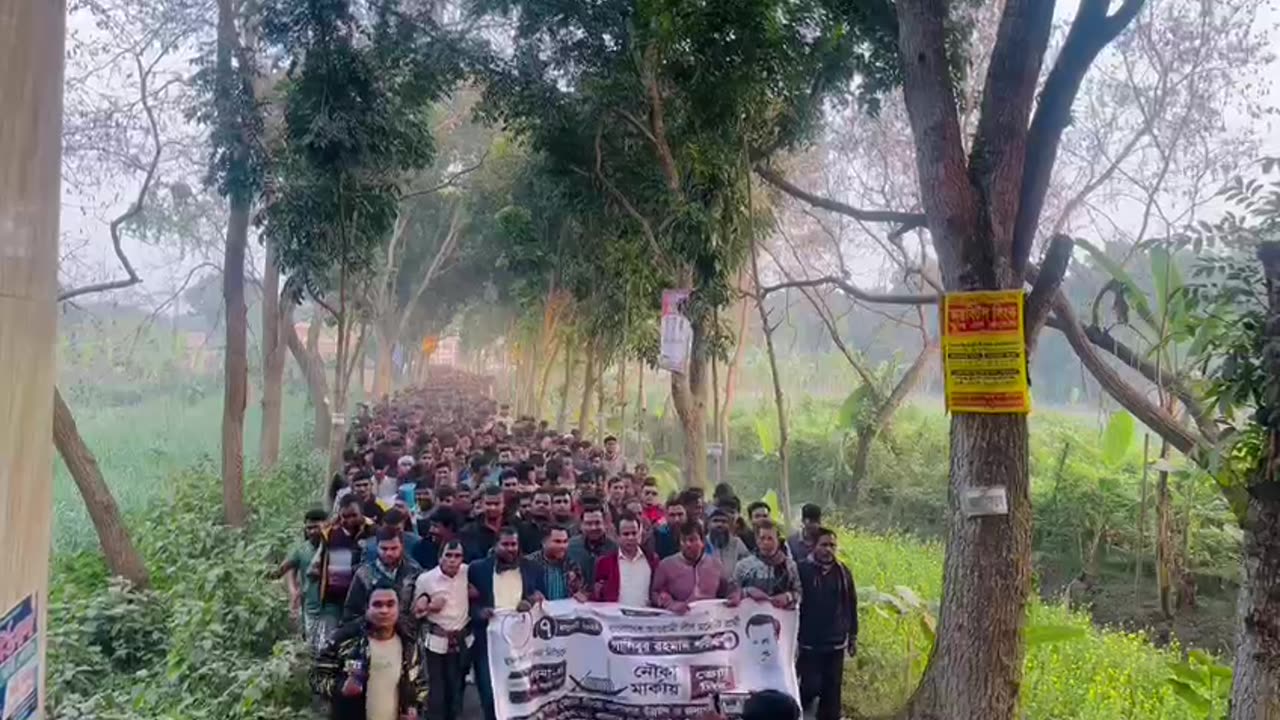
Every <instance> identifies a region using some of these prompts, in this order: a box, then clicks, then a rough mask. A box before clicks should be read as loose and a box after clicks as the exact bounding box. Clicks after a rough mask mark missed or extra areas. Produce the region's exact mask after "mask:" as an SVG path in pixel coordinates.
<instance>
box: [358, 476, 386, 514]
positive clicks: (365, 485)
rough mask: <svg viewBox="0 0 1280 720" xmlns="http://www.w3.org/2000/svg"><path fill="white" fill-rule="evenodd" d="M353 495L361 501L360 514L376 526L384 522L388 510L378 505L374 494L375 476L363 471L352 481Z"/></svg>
mask: <svg viewBox="0 0 1280 720" xmlns="http://www.w3.org/2000/svg"><path fill="white" fill-rule="evenodd" d="M351 495H352V496H353V497H355V499H356V500H359V501H360V512H361V513H362V514H363V515H364V516H365V517H366V518H369V519H370V520H372V521H373V522H374V523H375V524H376V523H380V522H382V516H383V515H384V514H385V513H386V510H385V509H384V508H383V507H382V505H381V504H379V503H378V499H377V498H376V497H374V494H373V476H372V475H370V474H369V471H368V470H361V471H359V472H357V473H356V475H355V477H354V478H352V480H351Z"/></svg>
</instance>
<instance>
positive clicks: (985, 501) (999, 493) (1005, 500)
mask: <svg viewBox="0 0 1280 720" xmlns="http://www.w3.org/2000/svg"><path fill="white" fill-rule="evenodd" d="M960 509H961V510H963V511H964V516H965V517H966V518H974V517H982V516H984V515H1008V514H1009V494H1008V493H1007V492H1005V489H1004V486H1003V485H995V486H992V487H981V488H969V489H968V490H965V491H964V492H963V493H962V494H961V495H960Z"/></svg>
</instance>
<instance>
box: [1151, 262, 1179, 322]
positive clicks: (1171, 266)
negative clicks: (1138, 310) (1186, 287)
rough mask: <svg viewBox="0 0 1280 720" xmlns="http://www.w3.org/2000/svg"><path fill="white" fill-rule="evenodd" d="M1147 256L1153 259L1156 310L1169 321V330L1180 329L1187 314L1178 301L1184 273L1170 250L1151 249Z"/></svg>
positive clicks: (1152, 276) (1152, 274)
mask: <svg viewBox="0 0 1280 720" xmlns="http://www.w3.org/2000/svg"><path fill="white" fill-rule="evenodd" d="M1147 256H1148V257H1149V258H1150V259H1151V278H1152V282H1153V283H1154V285H1155V293H1156V309H1157V311H1158V312H1159V317H1161V318H1165V319H1167V320H1168V322H1167V323H1165V326H1166V327H1169V328H1180V327H1182V325H1183V321H1184V320H1185V315H1186V313H1185V312H1184V311H1183V304H1182V302H1181V301H1180V300H1179V299H1178V298H1179V297H1180V296H1181V294H1182V287H1183V281H1182V273H1181V271H1179V270H1178V264H1177V263H1176V262H1174V260H1173V256H1172V255H1171V254H1170V253H1169V250H1168V249H1166V248H1163V247H1153V248H1151V249H1150V250H1149V251H1148V253H1147Z"/></svg>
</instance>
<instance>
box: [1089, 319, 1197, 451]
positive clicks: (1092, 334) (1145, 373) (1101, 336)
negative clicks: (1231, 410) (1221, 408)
mask: <svg viewBox="0 0 1280 720" xmlns="http://www.w3.org/2000/svg"><path fill="white" fill-rule="evenodd" d="M1084 334H1085V337H1087V338H1088V339H1089V342H1091V343H1093V344H1094V345H1096V346H1097V347H1098V348H1099V349H1101V350H1105V351H1106V352H1107V353H1109V354H1111V355H1112V356H1113V357H1115V358H1116V359H1117V360H1119V361H1120V362H1121V363H1124V364H1125V365H1127V366H1128V367H1130V368H1132V369H1134V370H1137V371H1138V372H1139V373H1140V374H1141V375H1142V377H1144V378H1146V379H1147V381H1149V382H1151V383H1152V384H1155V385H1159V386H1161V387H1163V388H1164V389H1166V390H1168V391H1169V392H1171V393H1173V395H1174V396H1175V397H1177V398H1178V400H1179V401H1180V402H1181V403H1182V404H1183V406H1184V407H1186V409H1187V413H1188V414H1189V415H1191V418H1192V419H1193V420H1194V421H1195V423H1196V427H1197V428H1199V429H1200V433H1201V434H1202V435H1204V436H1205V437H1206V438H1207V439H1208V440H1209V441H1210V442H1216V441H1217V437H1218V429H1217V427H1216V426H1215V425H1214V422H1213V415H1212V414H1211V413H1209V411H1208V410H1206V409H1205V407H1204V406H1203V405H1202V404H1201V403H1200V399H1199V398H1197V397H1196V395H1195V393H1193V392H1192V391H1191V388H1189V387H1187V385H1186V383H1184V382H1183V381H1182V379H1181V378H1179V377H1177V376H1176V375H1174V374H1173V373H1170V372H1167V371H1165V372H1161V371H1160V370H1159V369H1157V368H1156V366H1155V365H1153V364H1151V362H1149V361H1148V360H1147V359H1146V358H1144V357H1142V356H1141V355H1140V354H1138V353H1137V352H1136V351H1134V349H1133V348H1131V347H1129V346H1128V345H1126V344H1125V343H1124V342H1122V341H1121V340H1119V339H1118V338H1116V336H1114V335H1112V334H1111V333H1110V332H1108V331H1106V330H1103V329H1102V328H1100V327H1098V326H1097V325H1086V326H1084Z"/></svg>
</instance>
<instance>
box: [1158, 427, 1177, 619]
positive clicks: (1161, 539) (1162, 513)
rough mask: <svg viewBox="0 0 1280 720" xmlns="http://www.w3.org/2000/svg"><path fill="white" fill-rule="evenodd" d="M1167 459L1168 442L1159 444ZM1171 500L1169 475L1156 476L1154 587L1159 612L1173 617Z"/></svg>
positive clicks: (1162, 456)
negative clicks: (1157, 595) (1157, 594)
mask: <svg viewBox="0 0 1280 720" xmlns="http://www.w3.org/2000/svg"><path fill="white" fill-rule="evenodd" d="M1168 457H1169V442H1168V441H1167V440H1165V441H1161V443H1160V459H1161V460H1167V459H1168ZM1173 552H1174V551H1173V500H1172V498H1171V497H1170V496H1169V473H1168V472H1165V471H1164V470H1161V471H1160V474H1159V475H1157V476H1156V587H1157V588H1158V590H1159V595H1160V612H1161V613H1163V614H1164V616H1165V617H1166V618H1172V617H1173V611H1174V606H1175V605H1174V603H1175V600H1176V598H1175V597H1174V593H1173V580H1174V559H1173Z"/></svg>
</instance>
